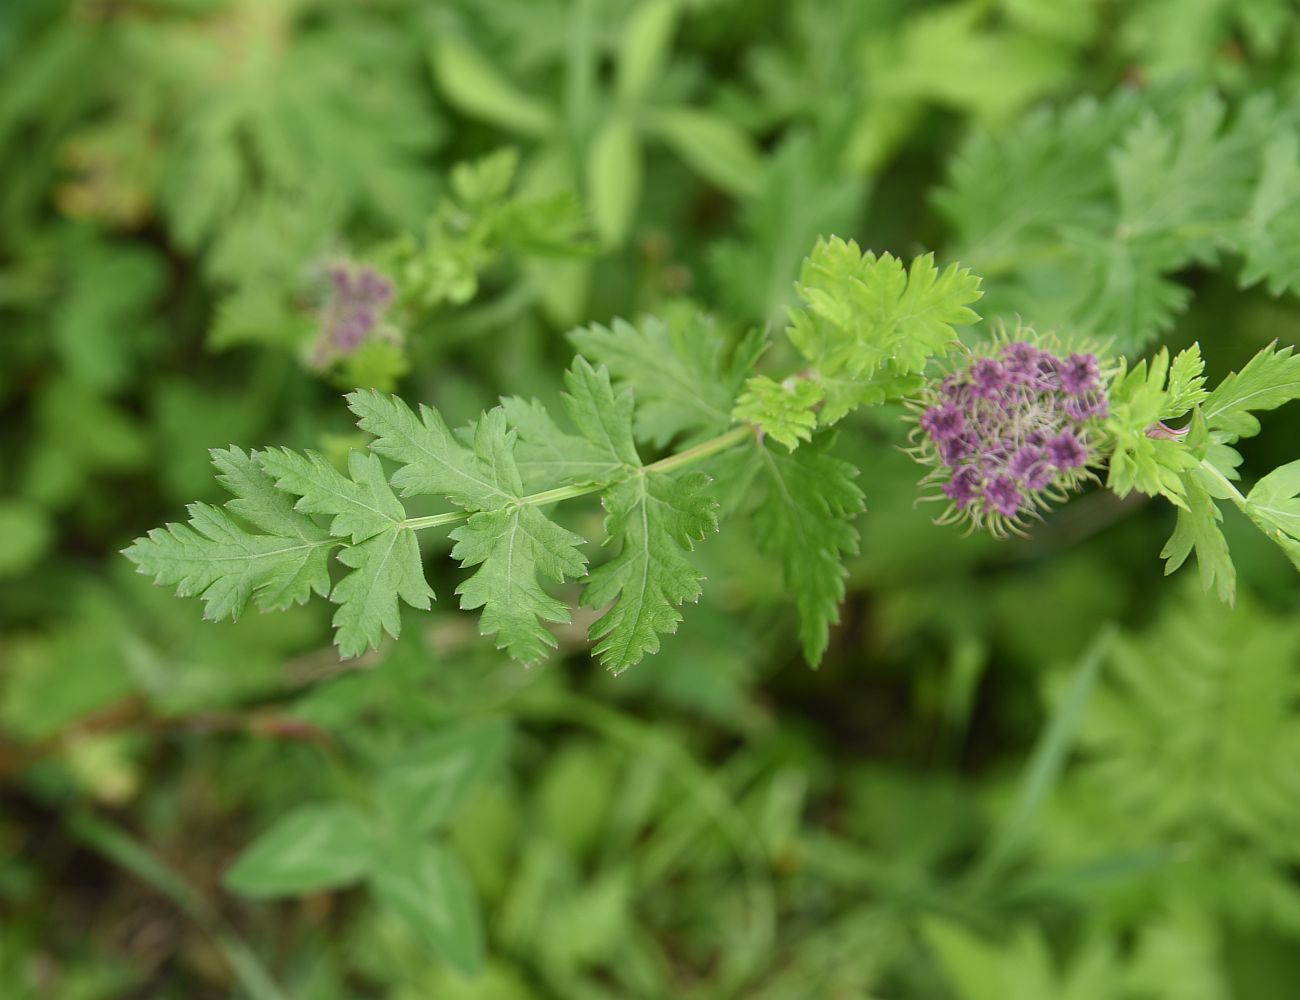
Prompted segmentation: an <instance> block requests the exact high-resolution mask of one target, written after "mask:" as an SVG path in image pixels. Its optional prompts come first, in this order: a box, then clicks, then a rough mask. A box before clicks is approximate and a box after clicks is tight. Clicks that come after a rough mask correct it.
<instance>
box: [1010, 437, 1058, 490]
mask: <svg viewBox="0 0 1300 1000" xmlns="http://www.w3.org/2000/svg"><path fill="white" fill-rule="evenodd" d="M1007 472H1008V474H1010V475H1011V476H1012V477H1013V478H1015V479H1018V480H1020V481H1021V482H1022V483H1024V484H1025V487H1026V488H1028V489H1030V490H1041V489H1042V488H1043V487H1044V486H1046V485H1047V484H1048V482H1049V481H1050V480H1051V478H1052V469H1051V463H1050V462H1049V461H1048V459H1047V452H1046V451H1044V450H1043V449H1042V448H1040V447H1038V446H1037V445H1032V444H1027V445H1025V446H1024V447H1023V448H1021V449H1020V450H1019V451H1017V452H1016V453H1015V454H1014V455H1012V456H1011V461H1009V462H1008V463H1007Z"/></svg>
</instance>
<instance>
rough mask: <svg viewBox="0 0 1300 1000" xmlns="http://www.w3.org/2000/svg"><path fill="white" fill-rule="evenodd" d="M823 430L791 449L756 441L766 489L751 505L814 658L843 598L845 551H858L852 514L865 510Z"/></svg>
mask: <svg viewBox="0 0 1300 1000" xmlns="http://www.w3.org/2000/svg"><path fill="white" fill-rule="evenodd" d="M832 441H833V435H832V434H830V433H829V432H827V433H823V434H821V435H819V436H818V438H817V439H816V440H815V441H814V442H813V443H811V444H810V445H808V446H807V447H803V448H800V449H799V450H798V451H795V452H794V453H793V454H790V455H783V454H781V453H780V452H778V451H773V450H772V449H768V448H761V447H760V448H759V449H758V455H759V459H760V461H761V463H762V466H763V473H764V475H763V477H762V480H760V481H764V480H765V481H766V484H767V485H766V491H765V493H764V494H763V497H762V499H761V500H760V501H759V506H758V507H757V508H756V509H755V511H754V528H755V537H756V538H757V540H758V544H759V546H760V548H762V549H763V551H765V552H767V553H769V554H771V555H773V556H774V557H776V558H777V559H778V560H780V563H781V572H782V578H783V581H784V584H785V591H786V593H788V594H790V595H791V596H792V597H793V599H794V601H795V606H796V607H797V608H798V610H799V638H800V641H801V642H802V644H803V652H804V657H805V658H806V659H807V661H808V662H809V663H810V664H811V665H813V666H816V665H817V664H818V663H819V662H820V661H821V658H822V654H823V653H824V652H825V651H826V644H827V641H828V636H829V629H830V626H831V625H832V624H834V623H835V622H837V621H838V620H839V608H840V602H841V601H843V599H844V578H845V576H846V575H847V573H846V572H845V569H844V565H843V559H844V556H845V555H847V554H852V553H856V552H857V551H858V532H857V529H856V528H855V527H854V526H853V518H854V517H855V516H856V515H857V514H859V513H861V511H862V510H863V502H862V499H863V498H862V491H861V490H859V489H858V487H857V486H856V485H855V484H854V482H853V479H854V477H855V476H856V475H857V470H856V469H855V468H854V467H853V466H851V465H850V464H849V463H847V462H844V461H841V460H840V459H838V458H835V457H833V456H832V455H831V454H830V453H829V450H828V449H829V448H830V445H831V443H832Z"/></svg>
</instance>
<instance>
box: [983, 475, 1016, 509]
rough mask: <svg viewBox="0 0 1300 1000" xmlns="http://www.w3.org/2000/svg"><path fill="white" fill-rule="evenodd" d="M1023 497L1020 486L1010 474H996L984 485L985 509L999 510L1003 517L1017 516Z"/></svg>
mask: <svg viewBox="0 0 1300 1000" xmlns="http://www.w3.org/2000/svg"><path fill="white" fill-rule="evenodd" d="M1021 499H1022V498H1021V496H1020V488H1019V487H1018V486H1017V485H1016V481H1015V480H1014V479H1012V478H1011V477H1010V476H994V477H993V478H992V479H991V480H990V481H989V484H988V485H987V486H985V487H984V509H985V511H997V512H998V513H999V514H1001V515H1002V516H1003V517H1015V516H1016V512H1017V511H1019V510H1020V503H1021Z"/></svg>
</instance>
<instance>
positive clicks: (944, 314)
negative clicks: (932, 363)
mask: <svg viewBox="0 0 1300 1000" xmlns="http://www.w3.org/2000/svg"><path fill="white" fill-rule="evenodd" d="M979 285H980V279H979V278H978V277H976V276H975V275H973V274H971V273H970V271H969V270H967V269H965V268H961V267H959V266H957V265H956V264H952V265H950V266H949V267H948V268H946V269H945V270H944V271H943V272H940V271H939V269H938V268H937V267H936V266H935V263H934V255H933V254H925V255H924V256H921V257H917V258H916V259H915V260H913V261H912V265H911V267H910V268H904V266H903V262H902V261H900V260H899V259H898V258H896V257H894V256H892V255H891V254H888V253H885V254H881V255H880V256H879V257H877V256H876V255H875V254H874V253H872V252H871V251H869V250H868V251H866V252H863V251H861V250H860V249H859V248H858V245H857V243H855V242H853V241H852V240H848V241H845V240H842V239H840V238H839V237H838V236H835V237H831V238H830V239H829V240H821V241H819V242H818V243H817V246H816V247H814V248H813V251H812V253H811V254H810V255H809V257H808V259H807V260H805V261H804V265H803V268H802V270H801V272H800V275H799V283H798V285H797V286H796V288H797V290H798V293H799V297H800V298H801V299H802V300H803V302H804V304H805V306H806V308H804V309H801V310H797V311H796V312H794V313H793V315H792V316H791V322H790V328H789V331H788V332H789V336H790V340H791V342H792V343H793V344H794V345H795V347H797V348H798V349H799V351H800V352H801V353H802V354H803V355H804V357H806V358H807V359H808V360H809V361H810V362H811V363H812V365H813V366H814V367H815V368H816V369H817V370H818V371H819V372H821V373H822V374H823V375H828V376H833V375H839V374H848V375H850V376H852V377H854V378H868V377H870V376H871V375H873V374H874V373H876V372H877V371H879V370H880V369H882V368H885V367H888V368H889V370H890V372H891V373H893V374H898V375H905V374H909V373H915V372H919V371H920V370H921V369H922V368H923V367H925V364H926V362H928V361H929V360H930V359H931V358H933V357H936V356H942V355H943V354H945V353H946V352H947V350H948V349H949V348H950V347H951V346H952V345H953V344H955V343H956V339H957V334H956V331H955V330H954V327H955V326H958V325H963V324H968V323H974V322H975V321H976V320H978V319H979V316H978V315H977V314H976V313H975V312H974V311H973V310H971V309H970V308H969V304H970V303H971V302H974V301H976V300H977V299H978V298H979V297H980V290H979Z"/></svg>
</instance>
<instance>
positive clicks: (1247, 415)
mask: <svg viewBox="0 0 1300 1000" xmlns="http://www.w3.org/2000/svg"><path fill="white" fill-rule="evenodd" d="M1293 350H1294V349H1293V348H1291V347H1284V348H1282V349H1281V350H1278V349H1277V345H1276V344H1270V345H1269V346H1268V347H1265V348H1264V349H1263V350H1262V351H1260V352H1259V353H1258V354H1256V355H1255V356H1254V357H1253V358H1251V359H1250V361H1248V362H1247V363H1246V366H1245V367H1244V368H1242V369H1241V371H1239V372H1233V373H1232V374H1231V375H1228V376H1227V377H1226V378H1225V379H1224V380H1223V381H1222V382H1220V383H1219V385H1218V387H1217V388H1215V390H1214V391H1213V392H1212V393H1210V395H1209V397H1208V398H1207V399H1206V400H1205V402H1204V404H1202V407H1201V411H1202V413H1203V414H1204V415H1205V422H1206V423H1207V424H1208V425H1209V427H1210V430H1211V431H1214V432H1217V435H1216V436H1218V437H1220V438H1222V439H1223V440H1226V441H1229V442H1231V441H1235V440H1237V439H1238V438H1243V437H1253V436H1254V435H1256V434H1258V433H1259V420H1257V419H1256V418H1255V417H1254V416H1252V411H1256V410H1274V409H1277V407H1279V406H1282V405H1283V404H1284V403H1289V402H1290V401H1291V400H1293V399H1296V398H1300V355H1296V354H1294V353H1293Z"/></svg>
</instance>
